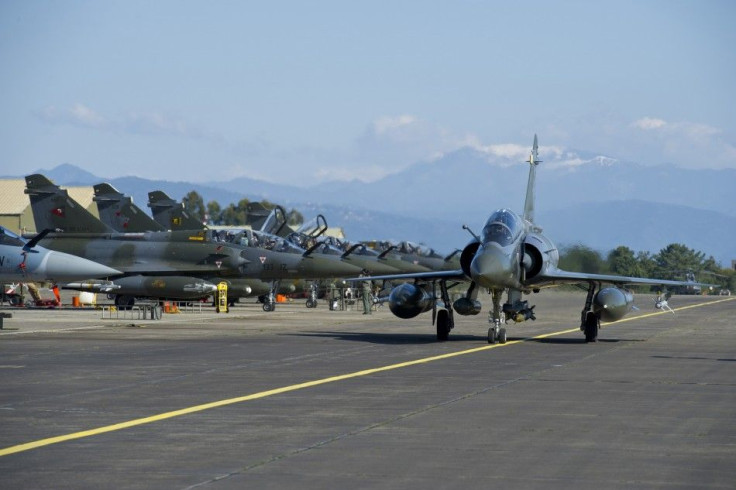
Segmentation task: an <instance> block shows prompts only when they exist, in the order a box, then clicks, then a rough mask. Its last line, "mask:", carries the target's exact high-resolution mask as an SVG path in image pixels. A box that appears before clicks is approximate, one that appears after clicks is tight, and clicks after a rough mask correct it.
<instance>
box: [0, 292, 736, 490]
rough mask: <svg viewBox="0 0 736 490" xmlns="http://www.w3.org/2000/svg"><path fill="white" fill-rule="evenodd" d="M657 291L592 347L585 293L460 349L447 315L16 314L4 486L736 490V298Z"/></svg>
mask: <svg viewBox="0 0 736 490" xmlns="http://www.w3.org/2000/svg"><path fill="white" fill-rule="evenodd" d="M732 299H736V298H722V297H695V296H674V297H673V298H672V299H671V300H670V305H671V306H672V307H673V308H675V309H676V314H674V315H673V314H671V313H661V312H657V310H655V309H654V307H653V300H652V297H651V296H648V295H637V296H636V303H637V305H638V306H639V307H640V308H641V310H640V311H639V312H635V313H633V314H632V315H630V316H629V317H626V318H625V319H624V321H622V322H619V323H617V324H615V325H609V326H606V327H605V328H604V329H602V330H601V333H600V340H599V342H597V343H594V344H586V343H585V342H584V340H583V335H582V333H581V332H580V331H579V330H578V329H577V326H578V325H577V323H578V322H579V318H580V310H581V309H582V306H583V303H584V300H585V293H584V292H582V291H581V292H580V293H572V292H561V291H544V292H542V293H540V294H538V295H533V296H531V297H530V304H536V305H537V308H536V310H535V311H536V313H537V317H538V320H537V321H535V322H531V321H530V322H526V323H523V324H519V325H510V326H509V328H508V335H509V342H508V343H507V344H505V345H503V346H500V345H498V346H489V345H488V344H487V342H486V330H487V328H488V324H487V307H488V304H489V301H488V300H487V298H484V299H483V305H484V308H485V309H486V311H484V312H483V313H481V314H480V315H478V316H476V317H459V316H456V318H457V324H456V328H455V330H454V331H453V332H452V333H451V334H450V340H449V341H448V342H442V343H438V342H436V341H435V334H434V328H433V327H432V326H431V318H430V315H428V314H425V315H422V316H420V317H419V318H416V319H412V320H408V321H407V320H400V319H398V318H395V317H393V316H392V315H391V314H390V312H389V311H388V308H387V307H383V308H380V309H379V310H378V311H376V312H375V313H374V314H373V315H370V316H368V315H362V314H360V312H356V311H334V312H333V311H329V310H328V309H327V307H326V304H325V303H324V302H321V303H320V305H319V307H318V308H317V309H306V308H305V307H304V303H303V300H299V301H295V302H294V303H292V304H287V305H279V306H278V307H277V310H276V311H275V312H272V313H265V312H263V311H262V310H261V309H260V306H258V305H256V304H252V303H251V304H245V305H238V306H236V307H234V308H233V309H232V310H231V312H230V313H228V314H216V313H214V312H213V309H211V308H204V309H203V311H202V313H181V314H165V315H164V317H163V319H162V320H160V321H151V320H137V319H126V318H122V319H113V320H109V319H105V320H102V319H101V314H100V311H98V310H66V309H65V310H31V309H28V310H26V309H23V310H18V309H16V310H7V309H6V310H3V311H11V312H12V313H13V318H11V319H6V320H5V329H4V330H0V355H1V356H2V357H1V358H0V376H2V390H0V475H1V477H0V478H1V480H0V481H1V482H2V483H1V484H0V487H2V488H13V489H25V488H28V489H31V488H32V489H44V488H53V489H61V488H134V489H135V488H177V489H184V488H211V489H229V488H259V489H262V488H263V489H268V488H277V489H283V488H300V489H324V488H347V487H350V488H352V489H358V488H360V489H363V488H402V489H404V488H409V489H412V488H417V489H418V488H421V489H426V488H458V489H466V488H489V487H497V488H545V489H548V488H560V489H562V488H564V489H570V488H585V489H587V488H597V489H607V488H632V487H633V488H729V489H730V488H734V484H735V482H736V328H735V326H736V325H735V322H734V320H733V317H734V312H736V302H734V301H733V300H732Z"/></svg>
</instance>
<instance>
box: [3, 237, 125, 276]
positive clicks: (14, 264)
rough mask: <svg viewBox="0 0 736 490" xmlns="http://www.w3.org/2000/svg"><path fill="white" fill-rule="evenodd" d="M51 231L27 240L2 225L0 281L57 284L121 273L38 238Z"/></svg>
mask: <svg viewBox="0 0 736 490" xmlns="http://www.w3.org/2000/svg"><path fill="white" fill-rule="evenodd" d="M47 233H48V231H44V232H42V233H39V234H38V235H37V236H36V238H34V239H33V240H30V241H27V240H24V239H23V238H21V237H19V236H18V235H16V234H15V233H13V232H11V231H10V230H8V229H6V228H3V227H2V226H0V281H15V282H19V281H22V282H25V281H51V282H53V283H56V284H60V283H65V282H68V281H74V280H77V279H89V278H92V277H109V276H115V275H118V274H120V271H118V270H115V269H112V268H110V267H107V266H105V265H102V264H98V263H97V262H92V261H91V260H87V259H83V258H81V257H76V256H74V255H69V254H65V253H63V252H55V251H53V250H48V249H46V248H44V247H42V246H40V245H38V242H39V241H40V240H41V239H43V238H44V237H45V236H46V234H47Z"/></svg>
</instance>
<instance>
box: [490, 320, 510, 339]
mask: <svg viewBox="0 0 736 490" xmlns="http://www.w3.org/2000/svg"><path fill="white" fill-rule="evenodd" d="M488 343H489V344H496V343H498V344H505V343H506V328H505V327H502V326H501V322H498V323H494V325H493V326H492V327H490V328H489V329H488Z"/></svg>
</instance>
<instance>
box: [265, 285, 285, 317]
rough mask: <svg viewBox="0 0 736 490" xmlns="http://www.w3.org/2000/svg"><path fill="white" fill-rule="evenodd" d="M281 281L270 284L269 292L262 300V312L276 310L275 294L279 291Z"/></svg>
mask: <svg viewBox="0 0 736 490" xmlns="http://www.w3.org/2000/svg"><path fill="white" fill-rule="evenodd" d="M280 285H281V281H274V282H273V283H271V290H270V291H269V292H268V294H267V295H266V297H265V298H264V299H263V311H273V310H275V309H276V292H277V291H278V290H279V286H280Z"/></svg>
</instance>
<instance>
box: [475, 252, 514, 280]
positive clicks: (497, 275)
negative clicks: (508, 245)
mask: <svg viewBox="0 0 736 490" xmlns="http://www.w3.org/2000/svg"><path fill="white" fill-rule="evenodd" d="M518 269H519V264H518V263H517V261H516V258H515V254H514V253H511V252H507V251H505V250H504V249H502V248H500V247H498V246H497V245H495V244H488V245H485V246H483V247H481V248H480V249H479V250H478V252H477V253H476V254H475V257H473V261H472V262H471V263H470V277H472V279H473V281H475V282H476V284H478V285H480V286H482V287H486V288H498V287H503V288H505V287H518V286H519V284H518V277H519V271H518Z"/></svg>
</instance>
